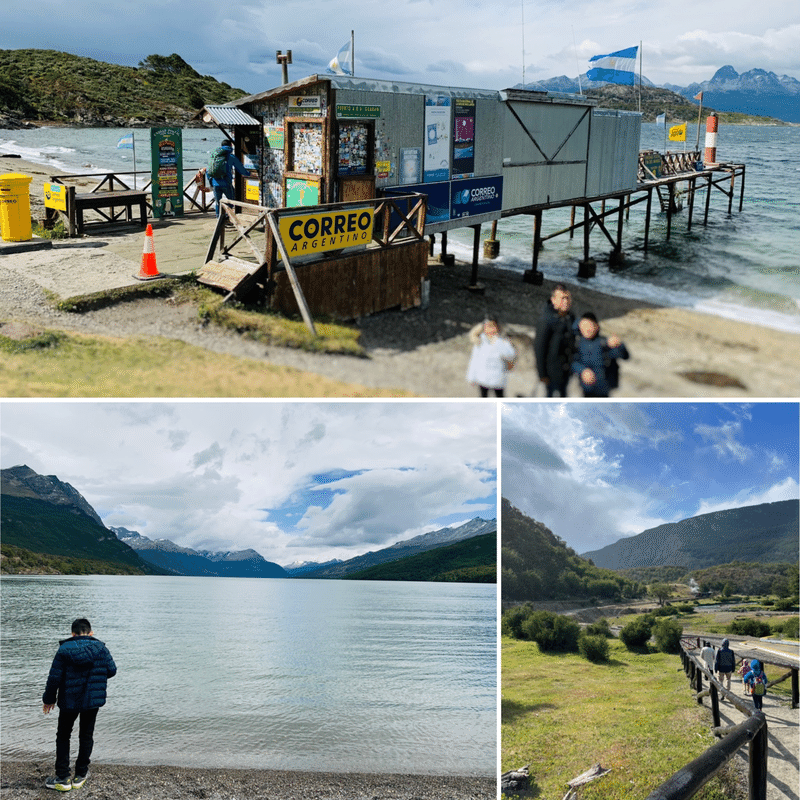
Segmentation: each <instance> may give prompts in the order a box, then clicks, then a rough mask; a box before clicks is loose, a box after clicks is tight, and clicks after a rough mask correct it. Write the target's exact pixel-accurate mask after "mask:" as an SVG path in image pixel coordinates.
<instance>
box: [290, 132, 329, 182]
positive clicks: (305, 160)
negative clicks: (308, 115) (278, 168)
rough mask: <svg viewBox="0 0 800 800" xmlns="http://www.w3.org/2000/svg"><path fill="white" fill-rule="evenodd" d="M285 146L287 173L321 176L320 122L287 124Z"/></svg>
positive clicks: (322, 138) (323, 138)
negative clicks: (286, 150)
mask: <svg viewBox="0 0 800 800" xmlns="http://www.w3.org/2000/svg"><path fill="white" fill-rule="evenodd" d="M288 133H289V136H288V137H287V142H286V146H287V149H288V153H287V159H286V169H287V172H299V173H302V174H304V175H322V164H323V149H324V142H325V136H324V130H323V124H322V120H320V121H318V122H311V121H310V120H297V121H292V122H289V123H288Z"/></svg>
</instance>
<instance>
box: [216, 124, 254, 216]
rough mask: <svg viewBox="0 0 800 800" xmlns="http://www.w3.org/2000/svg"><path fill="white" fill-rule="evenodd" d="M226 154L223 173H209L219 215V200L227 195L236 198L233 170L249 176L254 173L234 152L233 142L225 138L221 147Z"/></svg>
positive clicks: (229, 197)
mask: <svg viewBox="0 0 800 800" xmlns="http://www.w3.org/2000/svg"><path fill="white" fill-rule="evenodd" d="M219 149H220V150H221V151H222V152H223V153H224V154H225V167H224V169H223V173H222V175H219V176H216V177H215V176H213V175H211V174H210V173H209V172H206V175H208V180H209V183H210V184H211V189H212V191H213V192H214V200H216V203H217V205H216V209H217V216H219V201H220V199H221V198H222V197H227V198H228V199H229V200H233V199H235V192H234V190H233V170H236V171H237V172H238V173H239V174H240V175H243V176H245V177H249V176H251V175H252V173H251V172H250V170H248V169H246V168H245V167H244V165H243V164H242V162H241V161H239V159H238V158H236V156H235V155H234V154H233V142H232V141H231V140H230V139H223V140H222V145H221V146H220V148H219Z"/></svg>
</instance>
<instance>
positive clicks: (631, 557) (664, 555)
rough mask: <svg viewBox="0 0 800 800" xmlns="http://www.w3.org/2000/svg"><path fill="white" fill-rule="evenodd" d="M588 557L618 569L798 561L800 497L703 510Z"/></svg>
mask: <svg viewBox="0 0 800 800" xmlns="http://www.w3.org/2000/svg"><path fill="white" fill-rule="evenodd" d="M582 557H583V558H590V559H591V560H592V561H593V562H594V563H595V565H596V566H598V567H605V568H606V569H615V570H616V569H630V568H631V567H658V566H665V565H669V566H677V567H685V568H686V569H687V570H689V569H699V568H703V567H711V566H714V565H716V564H728V563H730V562H732V561H745V562H760V563H770V562H786V561H797V559H798V501H797V500H784V501H782V502H779V503H763V504H761V505H757V506H747V507H745V508H731V509H727V510H725V511H715V512H713V513H711V514H700V515H699V516H696V517H691V518H690V519H685V520H682V521H681V522H672V523H668V524H666V525H659V526H658V527H657V528H651V529H650V530H646V531H643V532H642V533H640V534H638V535H637V536H630V537H628V538H625V539H620V540H619V541H617V542H614V544H610V545H608V546H607V547H603V548H601V549H600V550H591V551H589V552H586V553H583V554H582Z"/></svg>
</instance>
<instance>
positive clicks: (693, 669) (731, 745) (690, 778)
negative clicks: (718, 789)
mask: <svg viewBox="0 0 800 800" xmlns="http://www.w3.org/2000/svg"><path fill="white" fill-rule="evenodd" d="M680 656H681V663H682V664H683V668H684V671H685V672H686V675H687V677H688V678H689V680H690V682H691V685H692V686H693V687H694V688H695V690H696V694H695V697H696V699H697V702H698V703H700V704H702V702H703V697H705V696H710V697H711V713H712V716H713V719H714V728H713V729H712V732H713V733H714V734H716V735H717V736H720V737H723V738H722V740H721V741H719V742H717V743H716V744H714V745H712V746H711V747H709V748H708V750H706V751H705V753H702V754H701V755H700V756H698V757H697V758H696V759H695V760H694V761H692V762H691V763H689V764H687V765H686V766H685V767H683V768H682V769H680V770H678V771H677V772H676V773H675V774H674V775H673V776H672V777H671V778H669V779H668V780H666V781H665V782H664V783H662V784H661V786H659V787H658V788H657V789H656V790H655V791H653V792H651V793H650V794H649V795H648V796H647V798H646V800H689V798H690V797H694V795H695V794H696V793H697V792H698V791H700V789H701V788H702V787H703V786H704V785H705V784H706V783H708V781H710V780H711V778H713V777H714V775H716V773H717V772H719V770H720V769H722V767H724V766H725V764H727V763H728V761H730V760H731V759H732V758H733V757H734V756H735V755H736V754H737V753H738V752H739V750H740V749H741V748H742V747H744V745H746V744H748V743H749V745H750V752H749V756H748V795H747V796H748V800H767V774H768V773H767V736H768V731H767V718H766V717H765V716H764V714H763V713H762V712H761V711H757V710H756V709H755V708H753V707H752V706H749V705H748V704H747V703H744V702H743V701H742V699H741V698H740V697H737V696H736V695H735V694H733V693H732V692H731V691H729V690H727V689H725V688H724V687H723V686H722V684H721V683H719V682H718V681H717V680H716V678H714V676H713V675H712V673H711V672H709V670H708V669H707V667H705V666H704V665H703V664H701V663H700V661H699V660H698V659H697V658H696V657H695V656H694V655H692V654H691V653H689V652H688V649H687V644H686V643H685V642H681V650H680ZM703 676H705V677H706V679H707V680H708V683H709V688H708V689H707V690H705V691H704V690H703ZM785 677H786V676H785ZM781 680H783V678H782V679H781ZM773 683H777V681H774V682H773ZM720 695H722V696H723V697H724V698H725V699H726V700H728V701H729V702H730V703H731V704H732V705H733V706H734V707H735V708H737V709H738V710H739V711H741V712H742V713H743V714H745V715H746V716H747V719H746V720H745V721H744V722H742V723H740V724H739V725H732V726H730V727H726V728H723V727H721V726H720V714H719V697H720Z"/></svg>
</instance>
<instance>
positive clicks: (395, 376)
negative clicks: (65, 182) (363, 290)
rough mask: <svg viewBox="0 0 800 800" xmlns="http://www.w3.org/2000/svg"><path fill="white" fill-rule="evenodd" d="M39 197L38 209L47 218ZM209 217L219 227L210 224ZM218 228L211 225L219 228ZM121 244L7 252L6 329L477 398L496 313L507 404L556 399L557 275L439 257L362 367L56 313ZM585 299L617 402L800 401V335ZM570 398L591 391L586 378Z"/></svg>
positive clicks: (122, 257) (374, 326)
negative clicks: (117, 340)
mask: <svg viewBox="0 0 800 800" xmlns="http://www.w3.org/2000/svg"><path fill="white" fill-rule="evenodd" d="M11 161H12V159H8V160H6V163H9V164H10V162H11ZM13 161H14V162H15V163H14V165H13V167H11V168H13V169H14V170H15V171H19V172H22V173H24V174H29V175H31V176H32V177H33V179H34V180H33V183H32V184H31V186H32V188H31V195H32V198H35V197H38V196H39V194H40V190H39V188H38V187H40V186H41V185H42V183H43V181H45V180H48V179H49V174H50V172H49V171H48V170H46V168H45V167H42V166H41V165H35V164H30V163H28V162H24V161H21V160H17V159H13ZM3 166H5V165H3ZM36 202H38V201H36ZM36 202H33V203H32V205H33V212H32V213H33V214H34V216H36V213H37V211H36V208H37V205H36ZM201 223H202V224H206V223H205V222H203V218H201ZM207 224H208V225H209V230H210V225H211V223H210V222H209V223H207ZM125 236H129V237H131V243H132V247H131V248H129V251H130V250H133V251H134V252H136V250H137V249H138V252H139V254H141V241H142V238H141V237H142V234H141V230H140V229H138V228H133V229H132V232H131V233H130V234H123V236H122V239H123V240H124V237H125ZM114 240H115V241H109V240H108V238H102V237H99V236H92V237H88V238H84V239H79V240H71V241H65V242H60V243H56V244H55V245H54V247H53V248H52V249H51V250H43V251H38V252H30V253H15V254H0V266H2V267H3V269H0V334H4V335H10V333H11V332H13V331H14V326H16V325H19V324H27V325H33V326H38V327H40V328H51V329H58V330H69V331H79V332H85V333H93V334H104V335H113V336H134V335H145V336H161V337H167V338H172V339H179V340H182V341H184V342H187V343H189V344H193V345H197V346H199V347H203V348H206V349H208V350H211V351H214V352H219V353H227V354H231V355H236V356H240V357H243V358H248V359H256V360H261V361H265V362H270V363H273V364H279V365H284V366H290V367H295V368H297V369H300V370H304V371H307V372H312V373H316V374H318V375H323V376H325V377H329V378H335V379H337V380H341V381H345V382H347V383H350V384H357V385H359V386H364V387H367V388H374V389H398V390H404V391H406V392H411V393H413V394H417V395H421V396H428V397H474V396H476V394H477V392H476V390H475V388H474V387H472V386H470V385H469V384H468V383H467V382H466V379H465V375H466V370H467V364H468V361H469V354H470V349H471V348H470V344H469V340H468V331H469V329H470V328H471V327H472V326H473V325H474V324H475V323H476V322H479V321H480V320H482V319H483V317H484V316H485V315H486V314H493V315H496V316H498V317H499V319H500V321H501V323H502V324H503V325H504V326H505V329H506V333H507V334H508V335H509V337H510V338H511V340H512V342H513V343H514V345H515V346H516V348H517V352H518V361H517V365H516V367H515V369H514V371H513V372H512V373H511V375H510V379H509V384H508V389H507V393H506V394H507V396H508V397H536V396H543V394H544V392H543V389H542V386H541V384H540V383H539V382H538V379H537V376H536V373H535V369H534V362H533V352H532V344H533V339H534V336H535V328H536V322H537V320H538V319H539V317H540V315H541V313H542V309H543V307H544V303H545V302H546V300H547V298H548V297H549V294H550V292H551V290H552V283H550V282H548V281H545V283H544V285H543V286H533V285H530V284H527V283H524V282H523V281H522V280H521V277H520V276H519V275H518V274H516V273H511V272H508V271H504V270H501V269H496V268H494V267H492V266H489V265H484V264H481V266H480V271H479V282H480V283H481V284H482V285H483V287H484V289H483V292H482V293H476V292H471V291H469V290H468V289H467V284H468V283H469V280H470V267H469V265H467V264H464V263H458V262H456V263H455V264H454V265H453V266H445V265H443V264H442V263H441V262H440V260H439V259H438V257H437V258H432V259H431V260H430V263H429V278H430V282H431V287H430V305H429V306H428V308H426V309H412V310H410V311H405V312H401V311H399V310H398V311H392V310H390V311H384V312H381V313H378V314H374V315H372V316H369V317H364V318H362V319H360V320H357V321H356V322H355V324H356V325H357V327H358V328H359V330H360V332H361V339H360V341H361V343H362V344H363V345H364V347H365V348H366V350H367V352H368V354H369V358H367V359H359V358H353V357H349V356H336V355H321V354H315V353H308V352H305V351H301V350H294V349H289V348H283V347H268V346H265V345H264V344H260V343H257V342H253V341H250V340H247V339H244V338H243V337H241V336H238V335H236V334H232V333H226V332H223V331H219V330H214V329H213V327H212V326H207V327H203V326H201V325H199V324H198V320H197V316H196V313H195V309H194V308H193V307H191V306H188V305H187V306H179V305H176V304H175V303H171V302H170V300H169V299H157V300H156V299H146V300H144V299H143V300H137V301H133V302H125V303H120V304H118V305H115V306H109V307H107V308H104V309H100V310H96V311H91V312H87V313H82V314H76V313H69V312H61V311H57V310H55V309H54V308H53V307H52V303H51V302H50V300H49V298H48V291H47V290H48V280H49V279H53V280H55V279H56V278H59V279H63V274H64V273H70V274H73V275H82V276H84V277H86V276H87V275H88V277H91V274H92V271H94V274H97V275H105V274H108V273H109V271H112V270H114V269H116V270H118V271H124V272H125V274H127V275H130V274H131V273H132V272H134V273H135V272H136V271H137V270H138V266H139V265H138V264H137V263H135V261H134V260H132V257H131V256H130V254H129V252H128V254H121V253H123V252H124V248H123V246H122V245H120V236H115V237H114ZM203 241H205V239H204V240H203ZM123 244H124V242H123ZM197 266H199V264H198V265H197ZM59 273H61V276H60V277H59ZM572 293H573V297H574V304H573V309H574V310H575V312H576V313H577V314H578V315H580V314H581V313H583V312H584V311H593V312H594V313H595V314H596V315H597V316H598V318H599V319H600V320H601V323H602V332H603V333H604V334H606V335H610V334H612V333H615V334H617V335H619V336H620V337H621V338H622V339H623V340H624V342H625V344H626V345H627V347H628V350H629V351H630V353H631V358H630V360H628V361H624V362H622V363H621V384H620V388H619V389H618V390H617V391H616V392H615V396H617V397H630V398H642V397H720V398H729V397H796V396H798V395H800V377H798V369H797V366H798V359H797V353H798V352H800V334H793V333H786V332H782V331H778V330H774V329H770V328H767V327H762V326H758V325H753V324H749V323H745V322H740V321H738V320H730V319H724V318H722V317H717V316H712V315H710V314H703V313H699V312H694V311H690V310H687V309H682V308H664V307H659V306H653V305H649V304H647V303H643V302H639V301H636V300H630V299H626V298H618V297H614V296H611V295H607V294H602V293H599V292H596V291H594V290H593V289H592V288H591V281H584V282H582V283H581V284H580V285H578V286H575V287H573V288H572ZM569 393H570V395H571V396H578V395H579V394H580V391H579V388H578V387H577V386H576V383H575V380H574V379H573V382H572V384H571V385H570V389H569Z"/></svg>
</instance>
